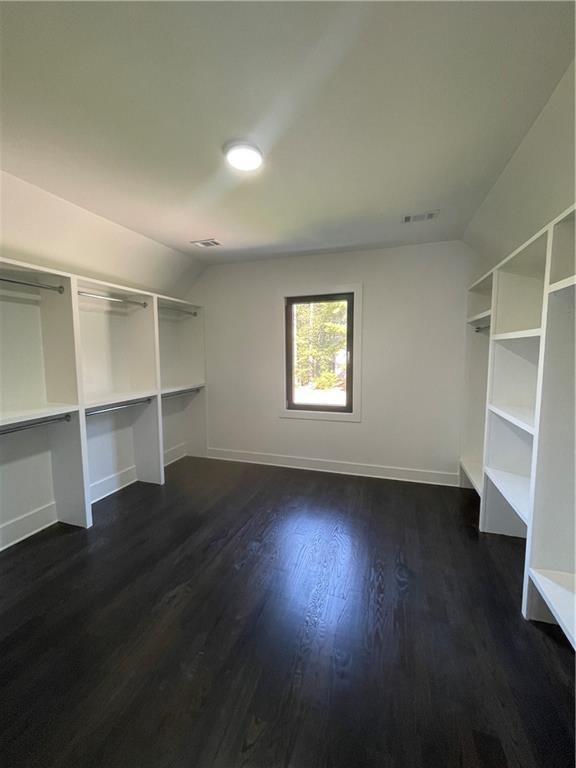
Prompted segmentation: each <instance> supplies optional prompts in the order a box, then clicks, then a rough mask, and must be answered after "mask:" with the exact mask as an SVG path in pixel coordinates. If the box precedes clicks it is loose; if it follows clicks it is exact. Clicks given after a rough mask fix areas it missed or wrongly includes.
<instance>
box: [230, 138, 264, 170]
mask: <svg viewBox="0 0 576 768" xmlns="http://www.w3.org/2000/svg"><path fill="white" fill-rule="evenodd" d="M224 155H225V157H226V162H227V163H228V165H230V166H231V167H232V168H235V169H236V170H237V171H257V170H258V168H260V166H261V165H262V163H263V161H264V158H263V157H262V152H260V150H259V149H258V147H255V146H254V145H253V144H248V143H247V142H245V141H235V142H232V143H230V144H226V146H225V147H224Z"/></svg>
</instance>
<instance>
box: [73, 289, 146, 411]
mask: <svg viewBox="0 0 576 768" xmlns="http://www.w3.org/2000/svg"><path fill="white" fill-rule="evenodd" d="M78 309H79V319H80V345H81V350H82V355H81V361H82V384H83V391H84V399H85V400H86V403H88V404H91V405H105V404H109V403H113V402H120V401H122V400H127V399H129V398H130V397H137V396H143V395H152V394H156V389H157V371H156V350H155V331H154V327H155V321H154V297H153V296H152V295H150V294H143V293H134V292H129V291H126V290H122V291H118V290H111V289H108V288H107V287H106V286H104V285H102V284H101V283H95V282H89V281H84V280H83V281H80V282H79V283H78Z"/></svg>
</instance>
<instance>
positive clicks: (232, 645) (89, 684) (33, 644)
mask: <svg viewBox="0 0 576 768" xmlns="http://www.w3.org/2000/svg"><path fill="white" fill-rule="evenodd" d="M477 515H478V504H477V497H476V496H475V494H474V493H473V492H472V491H466V490H460V489H456V488H443V487H439V486H426V485H418V484H411V483H400V482H394V481H383V480H376V479H369V478H358V477H346V476H341V475H330V474H323V473H318V472H309V471H300V470H291V469H281V468H275V467H262V466H256V465H247V464H246V465H243V464H237V463H232V462H220V461H210V460H206V459H183V460H182V461H180V462H177V463H176V464H174V465H172V466H171V467H169V468H168V471H167V484H166V486H164V487H162V488H160V487H156V486H152V485H147V484H143V483H137V484H135V485H133V486H131V487H129V488H126V489H125V490H123V491H121V492H119V493H118V494H116V495H114V496H113V497H109V498H108V499H106V500H104V501H101V502H99V503H98V504H96V505H95V508H94V519H95V526H94V528H93V529H91V530H89V531H82V530H78V529H71V528H68V527H66V526H54V527H53V528H51V529H48V530H46V531H44V532H42V533H40V534H38V535H37V536H35V537H33V538H32V539H30V540H28V541H26V542H24V543H22V544H21V545H17V546H16V547H14V548H12V549H11V550H8V551H7V552H5V553H3V554H2V555H0V687H1V705H0V718H1V723H0V745H1V746H0V765H1V766H2V768H248V767H249V768H317V767H318V768H319V767H320V766H322V767H325V768H328V767H331V768H363V767H368V766H370V767H373V766H378V768H414V767H417V768H436V767H438V768H572V766H573V764H574V757H573V750H574V722H573V708H574V656H573V654H572V652H571V649H570V648H569V646H568V644H567V643H566V642H565V640H564V638H563V636H562V634H561V633H560V632H559V630H558V629H557V628H555V627H551V626H548V625H544V624H538V625H537V624H531V623H528V622H525V621H523V619H522V618H521V616H520V611H519V606H520V592H521V580H522V558H523V544H522V542H521V541H520V540H518V539H511V538H507V537H498V536H490V535H482V536H481V535H479V534H478V532H477Z"/></svg>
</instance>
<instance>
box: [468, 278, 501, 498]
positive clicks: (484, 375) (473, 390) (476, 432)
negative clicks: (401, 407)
mask: <svg viewBox="0 0 576 768" xmlns="http://www.w3.org/2000/svg"><path fill="white" fill-rule="evenodd" d="M492 288H493V277H492V274H489V275H487V276H485V277H483V278H481V279H480V280H477V281H476V282H475V283H474V284H473V285H472V286H471V287H470V289H469V290H468V302H467V306H468V316H467V319H466V323H467V328H466V336H467V344H466V393H467V400H466V410H465V414H464V429H463V434H462V450H461V459H460V467H461V470H462V473H463V474H464V477H465V478H467V480H468V482H469V483H470V484H471V485H472V487H473V488H474V489H475V490H476V492H477V493H478V494H479V495H480V496H482V492H483V484H484V473H483V455H484V432H485V422H486V392H487V386H488V353H489V348H490V325H491V321H492Z"/></svg>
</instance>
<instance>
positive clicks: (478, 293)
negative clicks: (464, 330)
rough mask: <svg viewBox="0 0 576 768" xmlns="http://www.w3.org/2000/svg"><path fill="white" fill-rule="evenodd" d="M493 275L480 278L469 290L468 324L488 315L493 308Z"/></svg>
mask: <svg viewBox="0 0 576 768" xmlns="http://www.w3.org/2000/svg"><path fill="white" fill-rule="evenodd" d="M492 284H493V277H492V273H490V274H489V275H486V276H485V277H482V278H480V279H479V280H477V281H476V282H475V283H473V284H472V285H471V286H470V288H469V289H468V303H467V306H468V311H467V317H468V322H471V320H472V319H473V318H475V317H477V316H479V315H484V316H485V315H486V313H489V312H490V309H491V307H492ZM488 324H489V323H488Z"/></svg>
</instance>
